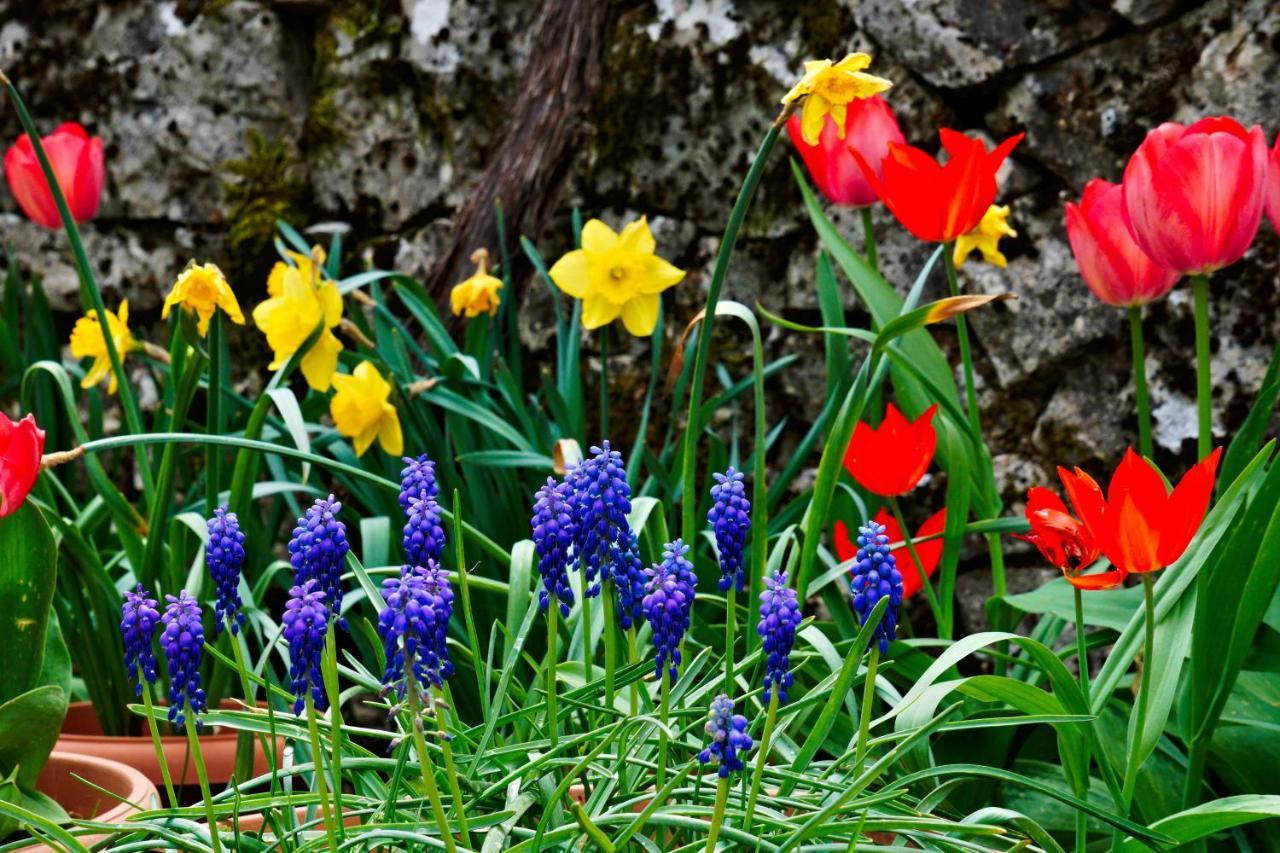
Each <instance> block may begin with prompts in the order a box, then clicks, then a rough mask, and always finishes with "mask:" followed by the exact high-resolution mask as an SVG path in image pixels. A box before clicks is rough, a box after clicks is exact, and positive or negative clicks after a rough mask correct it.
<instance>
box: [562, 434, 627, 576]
mask: <svg viewBox="0 0 1280 853" xmlns="http://www.w3.org/2000/svg"><path fill="white" fill-rule="evenodd" d="M565 483H567V484H568V486H569V488H570V489H571V490H572V493H573V499H572V501H571V506H572V515H573V523H574V532H575V538H574V549H575V552H576V554H577V558H578V569H579V571H581V572H582V573H583V581H584V585H585V587H586V593H585V595H586V597H587V598H594V597H595V596H597V595H599V594H600V582H601V581H608V580H609V579H610V578H611V577H612V576H613V568H614V567H613V563H612V558H614V557H616V556H617V555H618V553H619V550H618V549H619V548H620V547H625V546H626V544H627V536H628V533H629V532H630V529H631V528H630V527H629V526H628V524H627V514H628V513H630V512H631V487H630V486H629V485H627V469H626V466H624V465H623V464H622V454H621V453H619V452H618V451H616V450H612V449H610V447H609V442H607V441H602V442H601V443H600V446H599V447H592V448H591V457H590V458H588V459H584V460H582V462H580V463H578V464H577V465H575V466H574V467H573V468H572V469H571V470H570V471H569V473H568V474H566V475H565ZM597 578H599V580H597Z"/></svg>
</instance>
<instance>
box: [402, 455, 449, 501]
mask: <svg viewBox="0 0 1280 853" xmlns="http://www.w3.org/2000/svg"><path fill="white" fill-rule="evenodd" d="M439 497H440V487H439V486H438V485H437V484H436V463H434V462H432V461H431V457H429V456H427V454H425V453H424V454H422V455H421V456H419V457H418V458H417V459H410V458H409V457H408V456H406V457H404V468H402V469H400V509H401V510H403V511H404V512H405V514H406V515H407V514H408V512H409V507H410V506H411V505H412V504H413V502H414V501H415V500H418V501H422V500H428V499H430V500H433V501H434V500H438V499H439Z"/></svg>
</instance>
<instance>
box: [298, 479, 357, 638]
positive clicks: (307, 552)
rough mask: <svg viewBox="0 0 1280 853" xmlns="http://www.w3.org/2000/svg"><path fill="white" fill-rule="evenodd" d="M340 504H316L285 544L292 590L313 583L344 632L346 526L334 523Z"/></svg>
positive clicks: (336, 521)
mask: <svg viewBox="0 0 1280 853" xmlns="http://www.w3.org/2000/svg"><path fill="white" fill-rule="evenodd" d="M341 511H342V504H341V503H339V502H338V501H336V500H334V497H333V495H329V497H327V498H325V499H323V500H317V501H316V502H315V504H314V505H312V506H311V508H310V509H308V510H307V514H306V515H305V516H303V517H302V518H300V519H298V526H297V527H295V528H294V530H293V538H292V539H291V540H289V563H290V565H292V566H293V583H294V586H305V585H306V583H307V581H312V580H313V581H315V582H316V587H317V588H318V589H320V590H321V591H323V592H324V604H325V605H326V606H327V607H328V608H329V610H330V612H331V613H332V615H333V616H334V618H336V619H337V620H338V622H337V624H338V627H340V628H343V629H344V630H345V629H346V627H347V623H346V620H344V619H342V567H343V565H344V564H345V563H346V559H347V552H348V551H350V550H351V546H350V545H349V544H348V543H347V526H346V525H345V524H343V523H342V522H341V521H338V513H339V512H341Z"/></svg>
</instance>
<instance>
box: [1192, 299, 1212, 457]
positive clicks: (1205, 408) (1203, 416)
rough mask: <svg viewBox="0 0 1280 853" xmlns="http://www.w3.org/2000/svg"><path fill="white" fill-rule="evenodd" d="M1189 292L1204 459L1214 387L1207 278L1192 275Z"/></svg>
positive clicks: (1209, 439) (1208, 444) (1208, 445)
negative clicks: (1193, 298)
mask: <svg viewBox="0 0 1280 853" xmlns="http://www.w3.org/2000/svg"><path fill="white" fill-rule="evenodd" d="M1191 292H1192V294H1193V295H1194V297H1195V315H1196V408H1197V411H1198V414H1199V420H1200V439H1199V451H1200V454H1199V455H1200V458H1201V459H1204V458H1205V457H1206V456H1208V455H1209V454H1210V452H1212V450H1213V387H1212V378H1211V373H1210V364H1209V362H1210V355H1209V277H1208V276H1206V275H1193V276H1192V277H1191Z"/></svg>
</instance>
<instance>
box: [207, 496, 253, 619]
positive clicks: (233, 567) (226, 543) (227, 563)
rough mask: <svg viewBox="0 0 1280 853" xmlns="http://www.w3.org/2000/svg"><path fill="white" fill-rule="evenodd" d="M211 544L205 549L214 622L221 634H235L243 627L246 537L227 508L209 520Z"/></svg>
mask: <svg viewBox="0 0 1280 853" xmlns="http://www.w3.org/2000/svg"><path fill="white" fill-rule="evenodd" d="M208 526H209V544H208V545H206V546H205V551H204V561H205V565H207V566H208V567H209V576H210V577H212V578H213V588H214V604H213V607H214V611H215V612H216V613H217V615H218V618H217V620H216V621H215V622H214V625H215V626H216V630H217V631H218V632H219V633H221V632H222V629H223V628H224V627H228V628H230V629H231V633H232V634H235V633H236V632H237V631H238V630H239V628H240V626H241V625H243V624H244V603H243V602H241V601H240V571H241V569H243V568H244V534H243V533H241V532H240V520H239V519H238V518H236V514H235V513H234V512H227V508H226V507H225V506H220V507H218V508H217V509H215V510H214V511H213V517H212V518H210V519H209V522H208Z"/></svg>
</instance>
